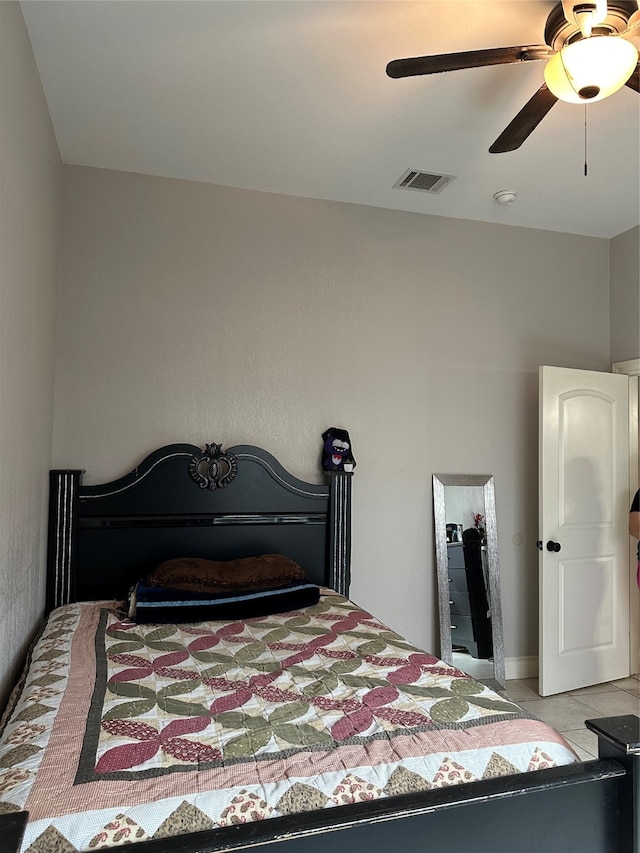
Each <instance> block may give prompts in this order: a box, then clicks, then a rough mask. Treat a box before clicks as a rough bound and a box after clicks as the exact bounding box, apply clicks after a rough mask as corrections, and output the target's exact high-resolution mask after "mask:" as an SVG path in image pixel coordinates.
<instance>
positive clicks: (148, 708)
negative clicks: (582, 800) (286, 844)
mask: <svg viewBox="0 0 640 853" xmlns="http://www.w3.org/2000/svg"><path fill="white" fill-rule="evenodd" d="M575 760H576V756H575V754H574V753H573V751H572V750H571V749H570V747H569V746H568V744H567V743H566V742H565V741H564V740H563V739H562V737H561V736H560V735H559V734H558V733H557V732H554V731H553V730H552V729H550V728H549V727H548V726H546V725H545V724H543V723H541V722H539V721H538V720H536V719H533V718H532V717H531V715H529V714H527V713H526V712H525V711H523V710H522V709H520V708H519V707H518V706H517V705H514V704H512V703H511V702H509V701H507V700H506V699H504V698H503V697H502V696H500V695H499V694H498V693H496V692H494V691H492V690H490V689H489V688H488V687H486V686H484V685H483V684H480V683H478V682H476V681H474V680H472V679H471V678H469V677H467V676H465V675H464V674H463V673H462V672H460V671H459V670H457V669H455V668H453V667H450V666H448V665H446V664H444V663H443V662H442V661H439V660H438V659H437V658H434V657H433V656H431V655H429V654H425V653H424V652H422V651H420V650H419V649H418V648H416V647H415V646H413V645H411V644H410V643H408V642H407V641H406V640H404V639H403V638H402V637H400V636H399V635H398V634H396V633H394V632H393V631H391V630H389V628H387V627H386V626H385V625H383V624H381V623H380V622H378V621H377V620H376V619H375V618H374V617H373V616H372V615H371V614H369V613H367V612H366V611H364V610H362V609H360V608H359V607H357V606H356V605H355V604H353V603H352V602H351V601H349V600H348V599H345V598H343V597H342V596H339V595H338V594H336V593H334V592H332V591H330V590H325V591H324V593H323V595H322V596H321V599H320V602H319V603H318V604H317V605H315V606H313V607H309V608H305V609H304V610H300V611H293V612H289V613H283V614H280V615H278V616H266V617H260V618H255V619H251V620H248V621H246V622H205V623H198V624H184V625H134V624H132V623H130V622H128V621H126V620H125V619H124V618H123V616H122V613H121V612H120V611H118V610H117V609H116V607H115V603H110V602H97V603H85V604H71V605H66V606H65V607H62V608H59V609H58V610H57V611H54V613H53V614H52V615H51V617H50V619H49V621H48V623H47V626H46V628H45V630H44V632H43V634H42V636H41V638H40V640H39V641H38V644H37V645H36V647H35V649H34V653H33V655H32V663H31V667H30V670H29V673H28V675H27V677H26V680H25V683H24V686H23V688H22V691H21V694H20V696H19V698H18V701H17V703H16V705H15V708H14V711H13V714H12V716H11V717H10V719H9V721H8V723H7V725H6V726H5V730H4V733H3V736H2V740H1V741H0V811H4V812H7V811H14V810H18V809H27V810H28V811H29V815H30V818H29V820H30V822H29V824H28V826H27V831H26V833H25V838H24V843H23V847H22V850H23V851H24V853H27V851H28V853H45V851H47V853H50V851H54V850H55V851H56V853H58V851H59V852H60V853H72V851H77V850H95V849H102V848H105V847H113V846H119V845H123V844H128V843H131V842H134V841H136V840H144V839H148V838H159V837H167V836H171V835H176V834H179V833H181V832H187V831H195V830H200V829H210V828H215V827H217V826H225V825H229V824H232V823H237V822H247V821H254V820H262V819H264V818H269V817H276V816H278V815H283V814H291V813H295V812H301V811H307V810H313V809H323V808H332V807H335V806H340V805H341V804H344V803H352V802H357V801H360V800H366V799H373V798H377V797H389V796H393V795H394V794H398V793H404V792H408V791H416V790H426V789H429V788H433V787H440V786H443V785H453V784H458V783H461V782H468V781H473V780H476V779H481V778H488V777H492V776H498V775H506V774H512V773H519V772H523V771H528V770H535V769H538V768H542V767H549V766H554V765H560V764H568V763H571V762H573V761H575Z"/></svg>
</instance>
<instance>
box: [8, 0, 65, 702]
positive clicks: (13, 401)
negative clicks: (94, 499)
mask: <svg viewBox="0 0 640 853" xmlns="http://www.w3.org/2000/svg"><path fill="white" fill-rule="evenodd" d="M61 185H62V166H61V163H60V158H59V155H58V149H57V146H56V143H55V140H54V136H53V132H52V128H51V122H50V119H49V113H48V110H47V106H46V103H45V100H44V95H43V92H42V89H41V86H40V80H39V77H38V73H37V69H36V66H35V62H34V60H33V55H32V53H31V45H30V43H29V38H28V36H27V32H26V29H25V26H24V21H23V19H22V13H21V11H20V6H19V4H18V3H13V2H1V3H0V472H1V474H0V590H1V591H2V608H1V610H0V648H2V654H1V655H0V699H2V698H3V697H4V694H5V693H6V690H7V688H8V686H9V685H10V683H11V681H12V679H13V677H14V675H15V672H16V667H17V666H18V665H19V664H20V663H21V658H22V656H23V654H24V652H25V649H26V645H27V643H28V641H29V638H30V636H31V634H32V632H33V630H34V628H35V626H36V623H37V621H38V619H39V617H40V615H41V613H42V608H43V604H44V577H45V576H44V567H45V541H46V526H45V525H46V510H47V496H48V495H47V492H48V474H47V472H48V469H49V467H50V465H51V443H52V432H53V378H54V331H55V328H54V327H55V319H56V312H55V288H56V282H57V270H58V246H59V223H60V208H61Z"/></svg>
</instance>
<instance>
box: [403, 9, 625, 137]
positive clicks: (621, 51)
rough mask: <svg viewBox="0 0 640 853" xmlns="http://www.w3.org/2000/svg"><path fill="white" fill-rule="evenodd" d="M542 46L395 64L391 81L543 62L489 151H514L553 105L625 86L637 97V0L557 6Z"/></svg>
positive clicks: (588, 98)
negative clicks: (533, 87) (529, 92)
mask: <svg viewBox="0 0 640 853" xmlns="http://www.w3.org/2000/svg"><path fill="white" fill-rule="evenodd" d="M544 40H545V44H535V45H524V46H520V47H497V48H489V49H487V50H470V51H464V52H462V53H442V54H438V55H435V56H415V57H411V58H409V59H395V60H393V61H392V62H390V63H389V64H388V65H387V74H388V75H389V77H394V78H399V77H413V76H419V75H422V74H439V73H441V72H444V71H460V70H462V69H465V68H479V67H483V66H488V65H509V64H512V63H516V62H530V61H534V60H546V61H547V64H546V66H545V72H544V77H545V82H544V83H543V84H542V85H541V86H540V88H539V89H538V91H537V92H536V93H535V94H534V95H533V97H532V98H531V99H530V100H529V101H528V102H527V103H526V104H525V106H524V107H523V108H522V109H521V110H520V112H519V113H518V115H517V116H516V117H515V118H514V119H513V121H511V123H510V124H509V125H508V126H507V127H506V128H505V130H503V132H502V133H501V134H500V136H499V137H498V138H497V139H496V141H495V142H494V143H493V145H492V146H491V147H490V148H489V151H490V152H491V153H492V154H501V153H504V152H506V151H514V150H515V149H516V148H519V147H520V146H521V145H522V143H523V142H524V141H525V139H527V137H528V136H529V134H530V133H531V132H532V131H533V130H534V129H535V128H536V127H537V126H538V124H539V123H540V122H541V121H542V119H543V118H544V117H545V116H546V115H547V113H548V112H549V110H550V109H551V107H553V105H554V104H555V103H557V101H558V100H559V99H560V100H565V101H569V102H571V103H588V102H589V101H597V100H602V99H603V98H605V97H608V96H609V95H611V94H613V93H614V92H616V91H617V90H618V89H620V88H622V86H624V85H626V86H629V87H630V88H632V89H635V91H636V92H640V66H639V65H638V48H637V45H638V44H639V43H640V11H639V9H638V0H609V2H606V0H589V2H580V0H561V2H558V3H556V5H555V6H554V7H553V9H552V10H551V12H550V13H549V16H548V18H547V22H546V25H545V29H544Z"/></svg>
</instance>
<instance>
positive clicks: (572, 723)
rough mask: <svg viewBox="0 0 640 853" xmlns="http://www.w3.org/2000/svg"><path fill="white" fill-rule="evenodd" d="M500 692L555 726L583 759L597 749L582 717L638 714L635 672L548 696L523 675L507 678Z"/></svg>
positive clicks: (639, 689) (639, 693)
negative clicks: (628, 675)
mask: <svg viewBox="0 0 640 853" xmlns="http://www.w3.org/2000/svg"><path fill="white" fill-rule="evenodd" d="M501 692H502V693H504V694H505V695H506V696H508V698H509V699H512V700H513V701H514V702H517V703H518V705H520V706H521V707H522V708H525V709H526V710H527V711H530V712H531V713H532V714H535V715H536V717H539V718H540V719H541V720H544V722H545V723H549V725H551V726H553V728H554V729H557V731H559V732H560V733H561V734H562V735H563V736H564V737H565V738H566V739H567V740H568V741H569V742H570V744H571V746H572V747H573V748H574V749H575V751H576V752H577V753H578V755H579V756H580V758H582V759H584V760H588V759H590V758H595V757H597V749H598V748H597V738H596V736H595V735H594V734H593V733H592V732H590V731H589V730H588V729H587V728H585V725H584V721H585V720H588V719H590V718H594V717H595V718H597V717H611V716H617V715H619V714H638V715H640V680H639V679H638V676H631V677H630V678H622V679H620V681H610V682H608V683H606V684H595V685H594V686H593V687H582V688H580V689H579V690H571V691H570V692H568V693H562V694H559V695H557V696H548V697H542V696H540V695H539V693H538V679H537V678H526V679H522V680H515V681H507V686H506V688H505V689H504V690H502V691H501Z"/></svg>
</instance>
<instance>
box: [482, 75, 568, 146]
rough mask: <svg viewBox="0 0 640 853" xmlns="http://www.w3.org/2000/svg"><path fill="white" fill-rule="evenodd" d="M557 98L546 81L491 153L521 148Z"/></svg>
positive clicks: (508, 127)
mask: <svg viewBox="0 0 640 853" xmlns="http://www.w3.org/2000/svg"><path fill="white" fill-rule="evenodd" d="M557 100H558V99H557V98H556V96H555V95H554V94H553V92H551V91H549V89H548V88H547V85H546V83H543V84H542V86H541V87H540V88H539V89H538V91H537V92H536V93H535V95H534V96H533V97H532V98H531V99H530V100H529V101H527V103H526V104H525V105H524V107H523V108H522V109H521V110H520V112H519V113H518V115H517V116H516V117H515V118H514V119H513V121H512V122H511V123H510V124H509V125H508V126H507V127H506V128H505V129H504V130H503V131H502V133H501V134H500V136H499V137H498V138H497V139H496V141H495V142H494V143H493V145H492V146H491V148H490V149H489V152H490V153H491V154H504V153H505V152H506V151H515V150H516V148H519V147H520V146H521V145H522V143H523V142H524V141H525V139H526V138H527V137H528V136H529V134H530V133H531V132H532V131H533V130H535V128H536V127H537V126H538V125H539V124H540V122H541V121H542V119H543V118H544V117H545V116H546V114H547V113H548V112H549V110H550V109H551V107H552V106H553V105H554V104H555V103H556V102H557Z"/></svg>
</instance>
